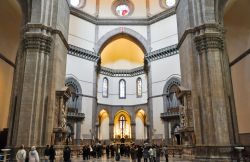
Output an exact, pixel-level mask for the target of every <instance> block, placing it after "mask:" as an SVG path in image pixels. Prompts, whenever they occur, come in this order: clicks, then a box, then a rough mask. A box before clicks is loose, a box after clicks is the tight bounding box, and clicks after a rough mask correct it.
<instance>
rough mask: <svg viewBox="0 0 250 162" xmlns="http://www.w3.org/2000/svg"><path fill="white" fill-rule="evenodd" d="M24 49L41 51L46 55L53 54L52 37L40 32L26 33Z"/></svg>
mask: <svg viewBox="0 0 250 162" xmlns="http://www.w3.org/2000/svg"><path fill="white" fill-rule="evenodd" d="M23 42H24V47H25V49H26V50H29V49H31V50H39V51H43V52H44V53H45V54H50V52H51V42H52V37H51V36H48V35H46V34H43V33H40V32H39V33H38V32H26V33H25V34H24V40H23Z"/></svg>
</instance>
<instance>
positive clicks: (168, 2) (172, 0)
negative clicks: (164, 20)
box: [166, 0, 176, 7]
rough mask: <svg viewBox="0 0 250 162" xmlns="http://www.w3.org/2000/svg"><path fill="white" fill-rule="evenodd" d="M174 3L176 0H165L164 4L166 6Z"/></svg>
mask: <svg viewBox="0 0 250 162" xmlns="http://www.w3.org/2000/svg"><path fill="white" fill-rule="evenodd" d="M175 3H176V0H166V5H167V6H168V7H172V6H174V5H175Z"/></svg>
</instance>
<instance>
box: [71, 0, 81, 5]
mask: <svg viewBox="0 0 250 162" xmlns="http://www.w3.org/2000/svg"><path fill="white" fill-rule="evenodd" d="M70 4H71V5H72V6H74V7H78V6H79V5H80V0H70Z"/></svg>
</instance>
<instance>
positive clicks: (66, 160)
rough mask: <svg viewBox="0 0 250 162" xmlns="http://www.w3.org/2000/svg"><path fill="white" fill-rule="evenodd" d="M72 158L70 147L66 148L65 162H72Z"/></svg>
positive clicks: (64, 151)
mask: <svg viewBox="0 0 250 162" xmlns="http://www.w3.org/2000/svg"><path fill="white" fill-rule="evenodd" d="M70 156H71V149H70V148H69V146H66V147H65V148H64V150H63V159H64V162H70Z"/></svg>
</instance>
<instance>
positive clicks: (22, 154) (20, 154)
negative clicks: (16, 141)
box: [16, 145, 26, 162]
mask: <svg viewBox="0 0 250 162" xmlns="http://www.w3.org/2000/svg"><path fill="white" fill-rule="evenodd" d="M25 159H26V151H25V150H24V145H21V147H20V149H19V150H18V151H17V153H16V160H17V162H25Z"/></svg>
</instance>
